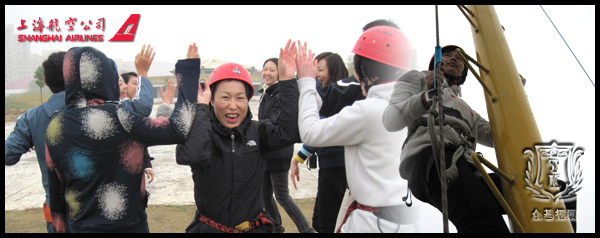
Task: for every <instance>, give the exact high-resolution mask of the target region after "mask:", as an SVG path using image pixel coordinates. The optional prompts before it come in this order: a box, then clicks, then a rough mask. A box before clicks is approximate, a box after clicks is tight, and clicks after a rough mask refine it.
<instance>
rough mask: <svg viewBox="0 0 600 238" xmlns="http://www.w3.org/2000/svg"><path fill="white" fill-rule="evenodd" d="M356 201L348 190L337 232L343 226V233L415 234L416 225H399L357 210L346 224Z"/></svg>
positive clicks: (338, 219) (338, 218)
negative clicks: (349, 209)
mask: <svg viewBox="0 0 600 238" xmlns="http://www.w3.org/2000/svg"><path fill="white" fill-rule="evenodd" d="M353 201H354V197H352V195H351V194H350V191H349V190H347V189H346V194H345V195H344V199H343V200H342V205H341V206H340V211H339V213H338V217H337V222H336V224H335V227H336V232H337V230H338V229H339V227H340V226H342V229H341V233H415V232H418V231H417V226H415V225H414V224H397V223H394V222H391V221H388V220H385V219H381V218H378V217H377V216H375V214H373V213H372V212H369V211H364V210H360V209H355V210H353V211H352V212H350V215H349V216H348V219H346V223H344V224H342V222H343V221H344V216H346V213H347V212H348V207H349V206H350V204H352V202H353Z"/></svg>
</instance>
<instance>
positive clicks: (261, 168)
mask: <svg viewBox="0 0 600 238" xmlns="http://www.w3.org/2000/svg"><path fill="white" fill-rule="evenodd" d="M289 43H290V42H288V45H287V46H286V51H285V52H292V51H290V45H289ZM294 47H295V44H293V45H292V48H294ZM282 52H283V50H282ZM281 54H282V55H280V57H279V60H282V57H283V53H281ZM286 56H287V57H286V59H287V60H291V61H293V60H294V59H293V57H292V56H291V55H288V54H286ZM199 67H200V66H199V65H194V66H193V67H192V68H189V69H188V70H189V71H197V72H199ZM279 70H280V71H279V74H280V81H279V83H278V84H279V86H278V87H279V88H278V90H280V91H279V92H280V93H282V94H285V95H290V96H289V97H282V98H281V102H280V103H281V111H280V113H279V115H278V116H277V117H276V118H265V119H261V120H259V121H253V120H251V118H252V114H251V112H250V109H249V105H248V101H249V100H250V98H252V94H253V92H254V90H253V88H252V84H251V78H250V74H249V73H248V71H247V70H246V69H245V68H243V67H242V66H241V65H239V64H235V63H228V64H224V65H221V66H219V67H217V68H216V69H215V70H214V71H213V73H212V74H211V76H210V78H209V80H208V85H209V87H207V89H208V90H206V91H205V92H204V93H203V95H204V96H203V97H199V98H198V103H199V104H198V106H197V108H196V116H195V118H194V123H193V126H192V130H191V132H190V137H189V138H188V140H187V141H186V142H185V143H183V144H181V145H178V146H177V163H178V164H182V165H190V167H191V168H192V173H193V179H194V198H195V201H196V206H197V208H198V211H197V214H196V217H195V219H194V221H193V222H192V224H190V226H189V227H188V228H187V229H186V232H231V233H233V232H273V230H272V229H273V226H272V221H271V220H270V219H269V216H268V214H266V213H265V212H264V211H263V206H264V203H263V197H262V182H263V175H264V172H265V166H266V160H265V157H264V152H265V151H271V150H277V149H281V148H284V147H286V146H290V145H292V144H294V143H296V142H299V141H300V135H299V133H298V119H297V115H298V93H297V92H298V86H297V83H296V81H295V80H293V79H292V78H293V74H294V71H295V69H289V70H287V69H281V68H280V69H279ZM284 72H285V73H284ZM211 92H212V93H213V94H212V98H211ZM209 102H210V104H211V105H212V106H209V105H208V104H209ZM273 119H275V120H273ZM289 159H290V158H286V161H288V163H289Z"/></svg>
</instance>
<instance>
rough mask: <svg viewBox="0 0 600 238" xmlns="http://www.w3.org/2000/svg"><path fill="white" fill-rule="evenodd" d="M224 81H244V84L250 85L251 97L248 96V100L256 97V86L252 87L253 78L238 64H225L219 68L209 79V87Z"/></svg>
mask: <svg viewBox="0 0 600 238" xmlns="http://www.w3.org/2000/svg"><path fill="white" fill-rule="evenodd" d="M224 79H237V80H240V81H242V82H243V83H246V84H248V86H250V89H251V90H250V95H249V96H248V100H250V99H251V98H252V96H254V86H252V78H251V77H250V73H249V72H248V70H247V69H246V68H244V66H242V65H241V64H238V63H225V64H222V65H221V66H219V67H217V68H216V69H215V70H213V72H212V73H211V74H210V77H208V86H209V87H210V85H212V84H214V83H215V82H218V81H221V80H224Z"/></svg>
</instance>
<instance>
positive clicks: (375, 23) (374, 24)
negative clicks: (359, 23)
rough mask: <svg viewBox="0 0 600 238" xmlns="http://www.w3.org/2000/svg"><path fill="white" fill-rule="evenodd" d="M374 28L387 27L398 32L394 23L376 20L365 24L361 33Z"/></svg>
mask: <svg viewBox="0 0 600 238" xmlns="http://www.w3.org/2000/svg"><path fill="white" fill-rule="evenodd" d="M374 26H389V27H393V28H396V29H398V30H400V27H398V25H396V23H394V22H393V21H392V20H385V19H378V20H375V21H372V22H369V23H367V24H366V25H365V26H363V28H362V31H363V32H364V31H366V30H368V29H369V28H371V27H374Z"/></svg>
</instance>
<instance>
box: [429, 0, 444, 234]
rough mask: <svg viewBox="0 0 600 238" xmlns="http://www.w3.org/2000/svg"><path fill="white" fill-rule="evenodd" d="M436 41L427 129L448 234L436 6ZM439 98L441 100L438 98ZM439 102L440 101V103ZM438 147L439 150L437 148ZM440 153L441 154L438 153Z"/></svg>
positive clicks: (440, 68)
mask: <svg viewBox="0 0 600 238" xmlns="http://www.w3.org/2000/svg"><path fill="white" fill-rule="evenodd" d="M435 39H436V46H435V68H434V70H435V71H434V74H433V75H434V76H433V87H434V88H435V89H436V92H435V95H434V96H433V98H434V101H433V103H432V105H431V107H430V108H429V115H428V116H427V127H428V128H429V133H430V138H431V145H432V146H433V151H434V152H433V154H434V160H438V161H436V166H437V168H438V171H439V172H438V173H439V175H440V184H441V187H442V220H443V225H444V233H448V195H447V190H448V184H447V182H446V160H445V159H444V158H445V155H444V133H443V131H444V130H443V127H444V111H443V107H442V103H443V102H442V97H441V95H442V85H437V80H438V79H437V72H439V71H440V70H442V62H441V60H442V49H441V47H440V32H439V21H438V6H437V5H435ZM438 97H439V98H438ZM438 100H439V101H438ZM436 102H437V103H438V112H437V116H438V120H439V127H440V133H439V134H440V135H439V137H440V140H439V141H437V142H434V141H435V139H434V138H435V130H434V129H433V128H434V127H435V122H434V120H433V117H434V114H435V106H434V105H435V104H436ZM432 108H433V109H432ZM436 147H437V148H436ZM438 151H439V152H438ZM436 153H437V156H435V154H436Z"/></svg>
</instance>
